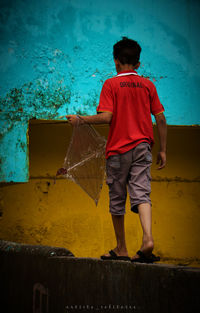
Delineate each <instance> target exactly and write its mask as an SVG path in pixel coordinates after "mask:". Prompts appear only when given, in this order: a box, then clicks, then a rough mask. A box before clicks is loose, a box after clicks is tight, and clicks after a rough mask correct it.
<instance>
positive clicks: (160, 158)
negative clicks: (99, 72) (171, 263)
mask: <svg viewBox="0 0 200 313" xmlns="http://www.w3.org/2000/svg"><path fill="white" fill-rule="evenodd" d="M140 52H141V47H140V46H139V44H138V43H137V42H136V41H134V40H132V39H128V38H126V37H123V39H122V40H120V41H119V42H117V43H116V44H115V45H114V46H113V56H114V62H115V67H116V71H117V76H115V77H113V78H110V79H107V80H106V81H105V83H104V85H103V88H102V91H101V95H100V102H99V105H98V107H97V113H98V114H96V115H93V116H79V118H80V120H81V123H91V124H101V123H102V124H104V123H108V124H110V129H109V134H108V140H107V145H106V174H107V180H106V182H107V184H108V186H109V197H110V213H111V215H112V222H113V226H114V230H115V236H116V241H117V247H116V248H114V249H112V250H110V251H109V253H107V254H104V255H103V256H101V259H103V260H107V259H108V260H110V259H115V260H127V261H128V260H130V258H129V256H128V251H127V248H126V241H125V230H124V214H125V202H126V196H127V187H128V192H129V195H130V202H131V210H132V211H133V212H135V213H139V217H140V222H141V226H142V230H143V240H142V246H141V248H140V250H139V251H138V252H137V253H136V255H135V256H134V257H132V258H131V261H132V262H148V263H152V262H154V261H156V260H158V259H157V258H156V257H155V256H154V255H153V254H152V251H153V248H154V242H153V236H152V230H151V224H152V218H151V200H150V192H151V185H150V181H151V176H150V167H151V164H152V154H151V147H152V145H153V143H154V139H153V127H152V120H151V114H153V115H154V116H155V120H156V124H157V128H158V134H159V141H160V151H159V152H158V155H157V164H159V167H158V169H162V168H164V167H165V165H166V140H167V125H166V119H165V116H164V114H163V112H164V108H163V106H162V104H161V103H160V100H159V98H158V94H157V91H156V88H155V86H154V84H153V83H152V82H151V81H149V80H148V79H146V78H143V77H141V76H139V75H138V74H137V72H136V70H137V69H138V68H139V66H140V62H139V58H140ZM66 117H67V118H68V121H69V122H70V123H71V124H72V125H75V124H76V123H77V122H78V118H77V116H76V115H67V116H66Z"/></svg>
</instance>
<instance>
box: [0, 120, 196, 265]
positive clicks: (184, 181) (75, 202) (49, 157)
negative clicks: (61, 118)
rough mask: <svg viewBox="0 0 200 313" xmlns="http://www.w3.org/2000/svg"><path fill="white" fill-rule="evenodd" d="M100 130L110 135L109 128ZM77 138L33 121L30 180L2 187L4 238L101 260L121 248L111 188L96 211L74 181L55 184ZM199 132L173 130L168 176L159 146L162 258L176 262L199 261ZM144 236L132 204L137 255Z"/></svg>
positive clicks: (157, 223)
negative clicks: (111, 207) (111, 205)
mask: <svg viewBox="0 0 200 313" xmlns="http://www.w3.org/2000/svg"><path fill="white" fill-rule="evenodd" d="M96 129H97V130H98V131H99V132H100V133H101V134H103V135H105V136H107V133H108V127H107V126H104V125H103V126H98V127H96ZM71 133H72V128H71V126H70V125H68V124H66V123H63V122H55V121H54V122H53V121H48V122H47V121H37V120H35V121H31V123H30V127H29V161H30V180H29V182H28V183H13V184H12V183H10V184H5V183H2V184H1V188H0V212H1V217H0V238H1V239H4V240H11V241H15V242H23V243H30V244H42V245H52V246H61V247H65V248H68V249H69V250H71V251H72V252H73V253H74V254H75V256H78V257H99V256H100V255H101V254H102V253H104V252H106V251H107V250H109V249H110V248H114V247H115V237H114V232H113V228H112V223H111V217H110V213H109V211H108V203H109V199H108V187H107V185H106V184H105V183H104V186H103V189H102V192H101V197H100V200H99V203H98V206H97V207H96V206H95V204H94V202H93V200H91V199H90V198H89V197H88V196H87V195H86V194H85V193H84V192H83V191H82V189H81V188H80V187H79V186H77V185H75V184H74V183H73V182H71V181H68V180H66V179H64V178H59V179H57V181H56V184H54V176H55V173H56V171H57V169H58V168H60V167H62V164H63V160H64V157H65V154H66V150H67V146H68V144H69V140H70V136H71ZM199 133H200V128H199V127H173V126H171V127H168V164H167V167H166V169H164V170H162V171H157V170H156V164H155V159H156V152H157V145H155V146H154V148H153V158H154V164H153V166H152V172H151V173H152V178H153V181H152V196H151V198H152V204H153V207H152V208H153V235H154V239H155V253H156V254H157V253H158V254H159V255H160V256H161V257H164V258H169V259H171V260H173V259H174V260H175V259H182V260H185V261H186V259H187V260H192V261H195V260H197V261H198V260H200V249H199V246H200V230H199V229H200V227H199V226H200V210H199V186H200V185H199V181H200V180H199V172H200V166H199V155H200V146H199ZM155 135H156V132H155ZM155 137H156V136H155ZM141 237H142V232H141V227H140V223H139V218H138V215H136V214H134V213H132V212H131V211H130V206H129V201H128V200H127V214H126V238H127V245H128V249H129V253H130V255H134V254H135V252H136V251H137V250H138V249H139V247H140V244H141Z"/></svg>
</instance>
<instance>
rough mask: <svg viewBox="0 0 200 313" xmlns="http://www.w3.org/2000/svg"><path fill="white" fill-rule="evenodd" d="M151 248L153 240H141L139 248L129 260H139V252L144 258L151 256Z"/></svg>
mask: <svg viewBox="0 0 200 313" xmlns="http://www.w3.org/2000/svg"><path fill="white" fill-rule="evenodd" d="M153 248H154V244H153V240H149V241H146V242H143V244H142V247H141V249H140V250H139V251H138V252H137V253H136V254H135V255H134V256H133V257H132V258H131V261H132V262H134V261H135V262H137V261H139V260H137V259H139V258H141V253H142V255H143V256H145V257H146V258H148V257H151V255H152V251H153Z"/></svg>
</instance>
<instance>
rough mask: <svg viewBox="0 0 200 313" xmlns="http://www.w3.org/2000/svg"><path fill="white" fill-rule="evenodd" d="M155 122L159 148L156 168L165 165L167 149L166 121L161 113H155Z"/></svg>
mask: <svg viewBox="0 0 200 313" xmlns="http://www.w3.org/2000/svg"><path fill="white" fill-rule="evenodd" d="M155 119H156V124H157V128H158V137H159V142H160V150H159V152H158V155H157V162H156V164H159V165H160V166H159V167H158V170H160V169H162V168H164V167H165V165H166V149H167V123H166V119H165V116H164V114H163V113H160V114H158V115H155Z"/></svg>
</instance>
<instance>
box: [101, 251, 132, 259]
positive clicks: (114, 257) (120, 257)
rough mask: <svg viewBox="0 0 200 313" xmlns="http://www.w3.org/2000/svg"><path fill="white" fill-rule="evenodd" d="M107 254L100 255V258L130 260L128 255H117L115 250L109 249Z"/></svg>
mask: <svg viewBox="0 0 200 313" xmlns="http://www.w3.org/2000/svg"><path fill="white" fill-rule="evenodd" d="M109 254H110V255H109V256H106V255H102V256H101V259H102V260H117V261H130V260H131V258H130V257H129V256H122V255H117V254H116V253H115V251H113V250H110V251H109Z"/></svg>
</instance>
